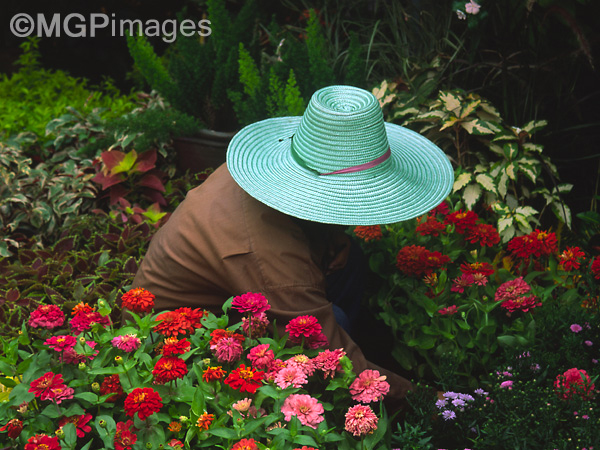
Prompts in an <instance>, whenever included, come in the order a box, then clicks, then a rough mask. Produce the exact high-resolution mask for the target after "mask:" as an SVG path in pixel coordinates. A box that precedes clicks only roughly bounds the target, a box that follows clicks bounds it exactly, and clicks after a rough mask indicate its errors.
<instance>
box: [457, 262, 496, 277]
mask: <svg viewBox="0 0 600 450" xmlns="http://www.w3.org/2000/svg"><path fill="white" fill-rule="evenodd" d="M460 271H461V272H462V273H470V274H471V275H475V274H476V273H480V274H482V275H485V276H486V277H489V276H491V275H492V274H493V273H494V268H493V267H492V265H491V264H490V263H487V262H474V263H466V262H464V263H462V264H461V265H460Z"/></svg>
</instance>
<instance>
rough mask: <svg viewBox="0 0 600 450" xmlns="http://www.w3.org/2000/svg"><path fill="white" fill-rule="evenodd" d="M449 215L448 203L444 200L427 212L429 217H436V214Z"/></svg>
mask: <svg viewBox="0 0 600 450" xmlns="http://www.w3.org/2000/svg"><path fill="white" fill-rule="evenodd" d="M449 213H450V207H449V206H448V203H447V202H446V201H445V200H444V201H443V202H442V203H440V204H439V205H437V206H436V207H435V208H433V209H432V210H431V211H429V212H428V214H429V215H431V216H436V215H438V214H439V215H440V216H447V215H448V214H449Z"/></svg>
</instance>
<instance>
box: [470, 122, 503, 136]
mask: <svg viewBox="0 0 600 450" xmlns="http://www.w3.org/2000/svg"><path fill="white" fill-rule="evenodd" d="M461 126H462V127H463V128H464V129H465V130H467V133H469V134H475V135H480V134H494V133H497V132H498V131H500V128H498V127H497V126H496V125H494V124H493V123H492V122H484V121H483V120H479V119H474V120H469V121H466V122H462V123H461Z"/></svg>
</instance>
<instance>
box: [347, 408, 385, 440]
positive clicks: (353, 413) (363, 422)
mask: <svg viewBox="0 0 600 450" xmlns="http://www.w3.org/2000/svg"><path fill="white" fill-rule="evenodd" d="M378 421H379V419H378V418H377V416H376V415H375V413H374V412H373V410H372V409H371V408H370V407H368V406H366V405H356V406H353V407H351V408H350V409H348V412H347V413H346V423H345V428H346V431H347V432H348V433H352V435H353V436H364V435H367V434H370V433H373V431H375V430H376V429H377V422H378Z"/></svg>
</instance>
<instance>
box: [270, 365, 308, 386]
mask: <svg viewBox="0 0 600 450" xmlns="http://www.w3.org/2000/svg"><path fill="white" fill-rule="evenodd" d="M274 381H275V384H276V385H277V386H279V387H280V388H281V389H285V388H288V387H290V386H293V387H295V388H301V387H302V386H304V385H305V384H306V383H308V379H307V378H306V374H305V373H304V372H303V371H302V369H300V368H299V367H295V366H288V367H284V368H283V369H281V370H280V371H279V372H277V375H276V376H275V380H274Z"/></svg>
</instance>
